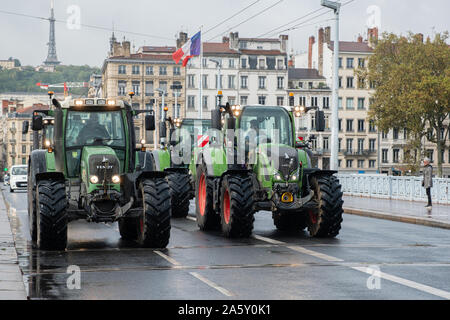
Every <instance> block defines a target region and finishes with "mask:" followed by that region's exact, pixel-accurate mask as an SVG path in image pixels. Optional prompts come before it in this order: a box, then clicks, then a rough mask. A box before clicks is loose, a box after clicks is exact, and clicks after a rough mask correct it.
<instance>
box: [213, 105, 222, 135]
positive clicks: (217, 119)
mask: <svg viewBox="0 0 450 320" xmlns="http://www.w3.org/2000/svg"><path fill="white" fill-rule="evenodd" d="M211 127H212V128H213V129H217V130H222V117H221V114H220V110H217V109H214V110H212V111H211Z"/></svg>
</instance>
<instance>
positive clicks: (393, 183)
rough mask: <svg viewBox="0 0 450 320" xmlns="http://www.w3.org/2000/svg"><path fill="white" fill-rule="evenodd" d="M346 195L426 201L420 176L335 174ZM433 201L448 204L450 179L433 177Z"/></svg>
mask: <svg viewBox="0 0 450 320" xmlns="http://www.w3.org/2000/svg"><path fill="white" fill-rule="evenodd" d="M337 177H338V178H339V181H340V183H341V185H342V191H343V192H344V194H346V195H352V196H364V197H371V198H384V199H401V200H410V201H427V195H426V191H425V188H424V187H422V177H396V176H384V175H369V174H337ZM431 196H432V199H433V202H435V203H441V204H450V179H441V178H433V188H431Z"/></svg>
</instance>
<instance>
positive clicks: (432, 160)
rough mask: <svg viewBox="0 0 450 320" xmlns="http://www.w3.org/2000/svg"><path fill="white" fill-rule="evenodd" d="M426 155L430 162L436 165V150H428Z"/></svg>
mask: <svg viewBox="0 0 450 320" xmlns="http://www.w3.org/2000/svg"><path fill="white" fill-rule="evenodd" d="M425 154H426V156H427V157H428V158H430V162H431V163H434V157H433V156H434V150H433V149H427V150H426V151H425Z"/></svg>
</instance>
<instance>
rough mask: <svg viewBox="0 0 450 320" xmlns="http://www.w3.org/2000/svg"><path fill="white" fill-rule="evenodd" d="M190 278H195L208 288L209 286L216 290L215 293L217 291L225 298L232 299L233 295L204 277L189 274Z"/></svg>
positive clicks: (192, 273) (195, 273)
mask: <svg viewBox="0 0 450 320" xmlns="http://www.w3.org/2000/svg"><path fill="white" fill-rule="evenodd" d="M189 273H190V274H191V275H192V276H194V277H196V278H197V279H198V280H200V281H201V282H203V283H206V284H207V285H208V286H210V287H211V288H214V289H216V290H217V291H219V292H220V293H221V294H223V295H225V296H227V297H232V296H233V294H232V293H231V292H230V291H228V290H227V289H225V288H222V287H221V286H219V285H218V284H216V283H214V282H212V281H211V280H208V279H206V278H205V277H203V276H201V275H199V274H198V273H197V272H189Z"/></svg>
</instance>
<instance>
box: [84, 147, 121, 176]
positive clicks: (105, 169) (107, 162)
mask: <svg viewBox="0 0 450 320" xmlns="http://www.w3.org/2000/svg"><path fill="white" fill-rule="evenodd" d="M89 173H90V174H91V175H96V176H97V177H98V178H99V180H100V182H101V181H103V179H104V178H106V181H107V182H110V181H111V178H112V176H113V175H115V174H119V160H118V159H117V157H116V156H114V155H109V154H108V155H102V154H99V155H92V156H90V157H89Z"/></svg>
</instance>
